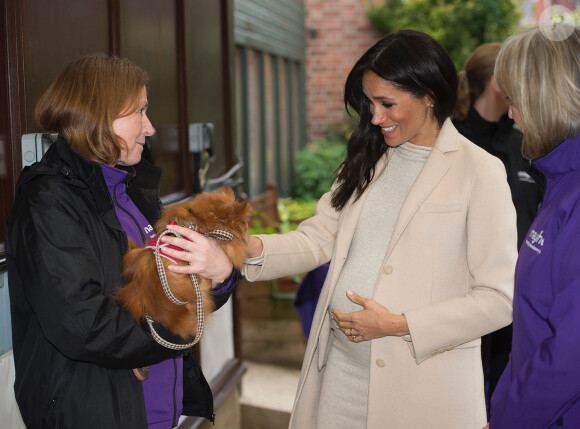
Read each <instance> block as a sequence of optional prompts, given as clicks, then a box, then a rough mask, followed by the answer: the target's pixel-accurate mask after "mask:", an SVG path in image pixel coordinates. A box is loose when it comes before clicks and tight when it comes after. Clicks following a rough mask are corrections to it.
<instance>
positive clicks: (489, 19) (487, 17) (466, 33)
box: [367, 0, 521, 70]
mask: <svg viewBox="0 0 580 429" xmlns="http://www.w3.org/2000/svg"><path fill="white" fill-rule="evenodd" d="M367 16H368V17H369V20H370V21H371V23H372V24H373V26H374V27H375V28H376V29H377V30H378V31H380V32H381V33H383V34H390V33H393V32H395V31H398V30H401V29H413V30H419V31H423V32H425V33H427V34H430V35H431V36H433V37H434V38H435V39H437V40H438V41H439V42H440V43H441V44H442V45H443V46H444V47H445V48H446V49H447V51H448V52H449V55H450V56H451V58H452V59H453V62H454V64H455V67H456V68H457V69H458V70H461V69H462V68H463V63H464V62H465V60H466V59H467V57H468V56H469V54H470V53H471V52H472V51H473V50H474V49H475V48H477V47H478V46H479V45H481V44H483V43H489V42H503V41H504V40H505V39H506V38H507V37H509V36H510V35H512V34H514V32H515V31H516V29H517V26H518V22H519V20H520V17H521V12H520V9H519V4H518V2H517V1H516V0H387V1H385V2H384V3H380V4H376V5H372V4H371V5H369V6H368V7H367Z"/></svg>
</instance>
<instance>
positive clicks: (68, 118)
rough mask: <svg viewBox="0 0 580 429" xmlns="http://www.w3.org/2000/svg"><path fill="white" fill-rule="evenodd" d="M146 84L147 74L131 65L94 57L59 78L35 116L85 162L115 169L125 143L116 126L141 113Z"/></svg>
mask: <svg viewBox="0 0 580 429" xmlns="http://www.w3.org/2000/svg"><path fill="white" fill-rule="evenodd" d="M147 82H148V77H147V73H146V72H145V71H143V70H142V69H141V68H139V67H138V66H136V65H135V64H134V63H132V62H131V61H129V60H128V59H125V58H118V57H113V56H109V55H106V54H103V53H95V54H90V55H87V56H85V57H82V58H80V59H78V60H76V61H74V62H72V63H70V64H69V65H68V66H67V67H66V68H65V69H64V70H63V71H62V72H61V73H60V74H59V75H58V76H57V78H56V79H55V80H54V82H52V84H51V85H50V87H49V88H48V89H47V90H46V92H45V93H44V94H43V95H42V97H41V98H40V100H39V101H38V103H37V104H36V108H35V111H34V116H35V119H36V121H37V122H38V123H39V125H40V126H41V127H42V128H44V129H45V130H46V131H48V132H56V133H58V134H61V135H62V136H63V137H64V139H65V140H66V141H67V142H68V143H69V144H70V145H71V147H72V148H73V149H74V150H76V151H78V152H79V153H80V154H81V155H83V156H84V157H85V158H87V159H90V160H91V161H96V162H98V163H104V164H108V165H115V164H116V163H117V161H118V159H119V157H120V155H121V148H122V147H123V146H122V145H124V142H123V141H122V140H121V139H120V138H118V137H117V136H116V135H115V133H114V132H113V121H114V120H115V119H117V118H119V117H121V116H124V115H126V114H129V113H130V112H131V111H133V110H134V109H136V108H137V103H138V102H139V96H140V95H141V91H142V90H143V88H144V87H146V85H147Z"/></svg>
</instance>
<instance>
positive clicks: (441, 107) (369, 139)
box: [331, 30, 457, 210]
mask: <svg viewBox="0 0 580 429" xmlns="http://www.w3.org/2000/svg"><path fill="white" fill-rule="evenodd" d="M369 71H370V72H373V73H375V74H377V75H378V76H380V77H381V78H383V79H384V80H386V81H389V82H390V83H392V84H393V85H394V86H395V87H396V88H397V89H398V90H401V91H405V92H407V93H409V94H411V95H412V96H413V97H415V98H417V99H423V98H424V97H428V98H429V99H430V100H431V102H432V103H433V104H434V107H433V114H434V117H435V120H436V121H437V124H438V126H439V128H440V127H441V126H442V125H443V122H445V120H446V119H447V118H448V117H449V116H450V115H451V113H452V112H453V108H454V107H455V103H456V100H457V72H456V70H455V66H454V65H453V61H452V60H451V58H450V57H449V54H448V53H447V51H446V50H445V48H444V47H443V46H441V44H440V43H439V42H437V41H436V40H435V39H434V38H432V37H431V36H429V35H427V34H425V33H421V32H419V31H413V30H401V31H398V32H396V33H393V34H390V35H388V36H386V37H385V38H383V39H381V40H379V41H378V42H377V43H376V44H375V45H374V46H372V47H371V48H370V49H369V50H368V51H366V52H365V53H364V55H363V56H362V57H361V58H360V59H359V60H358V61H357V62H356V64H355V65H354V67H353V68H352V70H351V71H350V73H349V75H348V77H347V79H346V84H345V88H344V104H345V107H346V110H347V112H348V113H349V114H350V113H351V112H350V110H349V106H350V107H352V109H354V110H355V111H356V113H357V114H358V116H359V123H358V126H357V128H356V129H355V130H354V132H353V134H352V136H351V138H350V140H349V142H348V146H347V154H346V159H345V160H344V162H343V163H342V164H341V166H340V171H339V173H338V177H337V183H338V187H337V188H336V189H335V190H334V192H333V194H332V201H331V204H332V206H333V207H334V208H335V209H337V210H340V209H342V208H343V207H344V206H345V205H346V203H347V202H348V200H349V199H350V198H351V196H352V195H353V194H355V193H356V196H355V198H356V199H358V198H359V197H360V196H361V194H362V193H363V192H364V190H365V189H366V187H367V186H368V184H369V183H370V181H371V180H372V178H373V175H374V172H375V165H376V163H377V161H378V160H379V159H380V158H381V156H382V155H383V154H384V153H385V151H386V150H387V149H388V146H387V145H386V143H385V141H384V138H383V136H382V134H381V131H380V129H379V127H377V126H374V125H372V124H371V114H370V110H369V102H368V100H367V98H366V97H365V95H364V93H363V89H362V79H363V75H364V74H365V73H366V72H369Z"/></svg>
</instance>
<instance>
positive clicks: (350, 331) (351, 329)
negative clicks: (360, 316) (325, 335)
mask: <svg viewBox="0 0 580 429" xmlns="http://www.w3.org/2000/svg"><path fill="white" fill-rule="evenodd" d="M350 336H351V337H352V328H350Z"/></svg>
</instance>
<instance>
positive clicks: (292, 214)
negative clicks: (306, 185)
mask: <svg viewBox="0 0 580 429" xmlns="http://www.w3.org/2000/svg"><path fill="white" fill-rule="evenodd" d="M316 203H317V201H316V200H309V201H305V200H295V199H293V198H280V199H279V200H278V215H279V216H280V221H281V222H280V226H279V228H280V232H282V233H284V232H288V231H294V230H295V229H296V227H297V226H298V224H299V223H300V222H302V221H303V220H304V219H308V218H309V217H312V216H314V213H315V211H316Z"/></svg>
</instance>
